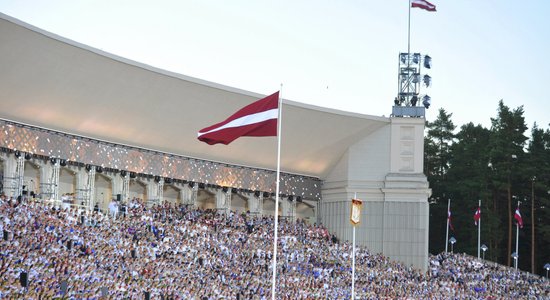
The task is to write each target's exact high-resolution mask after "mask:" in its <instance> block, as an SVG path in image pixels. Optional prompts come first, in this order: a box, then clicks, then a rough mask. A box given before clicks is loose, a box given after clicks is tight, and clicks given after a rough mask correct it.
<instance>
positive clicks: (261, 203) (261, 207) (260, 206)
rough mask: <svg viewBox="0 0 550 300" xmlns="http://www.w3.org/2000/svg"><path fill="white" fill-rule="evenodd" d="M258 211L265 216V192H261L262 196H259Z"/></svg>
mask: <svg viewBox="0 0 550 300" xmlns="http://www.w3.org/2000/svg"><path fill="white" fill-rule="evenodd" d="M257 211H258V214H259V215H260V216H263V214H264V194H263V193H260V196H259V197H258V208H257Z"/></svg>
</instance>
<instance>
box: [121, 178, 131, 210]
mask: <svg viewBox="0 0 550 300" xmlns="http://www.w3.org/2000/svg"><path fill="white" fill-rule="evenodd" d="M121 194H122V195H121V197H122V202H124V203H128V202H130V175H129V174H128V172H126V174H124V176H123V177H122V193H121Z"/></svg>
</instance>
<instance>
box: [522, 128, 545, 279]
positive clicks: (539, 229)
mask: <svg viewBox="0 0 550 300" xmlns="http://www.w3.org/2000/svg"><path fill="white" fill-rule="evenodd" d="M527 154H528V163H529V166H528V168H527V172H528V174H530V175H531V191H530V197H529V198H530V200H531V201H530V205H529V207H530V212H529V214H528V217H529V218H528V219H527V224H526V227H527V228H528V229H529V230H530V237H529V241H530V246H531V247H530V248H531V249H530V250H531V251H530V257H531V260H530V270H531V272H532V273H537V269H539V268H537V261H541V262H547V261H550V255H549V254H548V251H547V249H548V247H549V246H550V244H549V241H550V224H548V222H547V220H548V219H549V218H548V217H549V216H548V215H549V214H548V212H547V210H548V209H547V207H548V205H549V204H550V201H549V199H548V198H549V197H550V194H548V193H547V191H549V190H550V187H549V185H548V183H549V182H550V132H549V131H548V130H546V131H544V130H543V129H540V128H538V126H537V124H536V123H535V124H534V125H533V128H532V130H531V139H530V141H529V146H528V148H527ZM539 270H540V269H539Z"/></svg>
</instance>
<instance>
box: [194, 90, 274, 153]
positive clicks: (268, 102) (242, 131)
mask: <svg viewBox="0 0 550 300" xmlns="http://www.w3.org/2000/svg"><path fill="white" fill-rule="evenodd" d="M278 116H279V92H276V93H274V94H273V95H270V96H267V97H265V98H263V99H260V100H258V101H256V102H254V103H252V104H249V105H247V106H245V107H244V108H242V109H240V110H239V111H237V112H236V113H234V114H233V115H231V116H230V117H229V118H227V119H226V120H225V121H223V122H220V123H217V124H214V125H212V126H209V127H206V128H203V129H201V130H199V132H198V139H199V140H200V141H203V142H205V143H207V144H209V145H214V144H224V145H228V144H229V143H231V142H233V141H234V140H236V139H237V138H239V137H241V136H256V137H258V136H277V118H278Z"/></svg>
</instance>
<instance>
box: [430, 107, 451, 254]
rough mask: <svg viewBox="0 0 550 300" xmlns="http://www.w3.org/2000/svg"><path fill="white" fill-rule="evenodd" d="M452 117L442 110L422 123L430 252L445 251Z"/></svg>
mask: <svg viewBox="0 0 550 300" xmlns="http://www.w3.org/2000/svg"><path fill="white" fill-rule="evenodd" d="M451 117H452V114H449V113H447V112H446V111H445V110H444V109H443V108H440V109H439V114H438V116H437V118H436V120H435V121H433V122H426V128H427V129H428V134H427V136H426V138H425V142H424V145H425V147H424V148H425V152H424V155H425V156H424V172H425V174H426V176H427V177H428V182H430V186H431V188H432V196H431V199H430V203H432V206H431V207H430V220H431V221H430V222H431V224H430V237H432V238H431V239H430V252H432V253H438V252H440V251H441V249H443V248H445V243H446V242H447V241H445V240H444V239H443V237H444V236H445V235H444V233H445V230H446V228H445V224H446V218H447V200H448V199H450V198H449V196H448V194H446V192H445V190H446V185H447V178H446V174H447V171H448V169H449V159H450V147H451V145H452V143H453V141H454V133H453V131H454V130H455V128H456V126H455V125H454V124H453V122H452V120H451Z"/></svg>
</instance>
